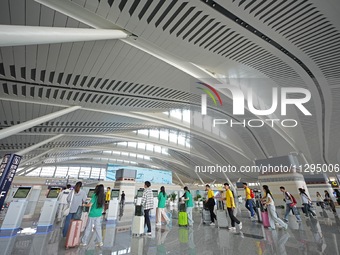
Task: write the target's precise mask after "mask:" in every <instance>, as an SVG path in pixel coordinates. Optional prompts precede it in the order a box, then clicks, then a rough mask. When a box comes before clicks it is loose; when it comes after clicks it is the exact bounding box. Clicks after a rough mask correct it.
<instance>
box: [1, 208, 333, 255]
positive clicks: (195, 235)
mask: <svg viewBox="0 0 340 255" xmlns="http://www.w3.org/2000/svg"><path fill="white" fill-rule="evenodd" d="M320 209H321V208H320ZM320 209H318V210H319V211H318V212H317V213H318V218H317V219H307V218H305V217H303V221H302V223H297V222H296V221H295V217H294V216H291V217H290V219H289V228H288V230H287V231H285V230H283V229H277V230H274V231H270V230H268V229H265V228H263V226H262V224H260V223H258V222H251V221H250V219H249V218H248V213H247V211H246V210H242V212H241V213H239V215H238V217H239V218H240V219H241V220H242V222H243V229H242V231H240V230H237V231H236V232H232V231H229V230H227V229H222V228H221V229H219V228H218V227H217V226H214V227H213V226H206V225H203V224H202V223H200V222H201V214H200V212H199V209H195V210H194V221H195V224H194V227H192V228H186V227H178V225H177V219H176V215H177V213H176V212H175V211H173V216H174V219H173V220H172V226H170V227H169V226H161V227H158V226H157V227H156V226H155V219H154V218H153V219H152V230H153V232H152V236H151V237H146V236H143V237H132V236H131V221H132V215H133V211H134V206H133V205H125V206H124V208H120V210H119V221H118V223H117V224H115V225H107V224H106V223H105V221H104V222H103V237H104V246H103V247H101V248H97V247H95V245H94V236H93V235H92V236H91V241H90V242H89V245H88V246H87V247H83V248H73V249H69V250H66V249H65V246H64V245H65V238H62V236H61V229H60V227H59V226H55V227H54V230H53V231H52V232H50V233H47V234H41V233H40V234H37V233H35V231H36V228H35V227H34V224H35V222H32V221H25V222H24V223H23V225H24V228H23V230H22V231H21V232H20V233H19V234H18V235H17V236H15V237H13V238H0V254H6V255H7V254H15V255H21V254H22V255H27V254H30V255H39V254H44V255H49V254H55V255H56V254H63V255H64V254H65V255H71V254H84V255H85V254H112V255H118V254H148V255H152V254H204V255H206V254H233V255H238V254H258V255H264V254H280V255H284V254H289V255H290V254H294V255H298V254H340V247H339V246H340V220H339V218H338V217H337V216H334V214H333V213H331V212H329V211H320ZM278 212H279V214H280V215H282V213H283V212H282V211H280V210H279V211H278Z"/></svg>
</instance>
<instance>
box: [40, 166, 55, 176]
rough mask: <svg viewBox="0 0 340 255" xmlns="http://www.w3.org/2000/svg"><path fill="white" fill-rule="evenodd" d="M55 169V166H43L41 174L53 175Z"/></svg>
mask: <svg viewBox="0 0 340 255" xmlns="http://www.w3.org/2000/svg"><path fill="white" fill-rule="evenodd" d="M54 171H55V166H52V167H51V166H45V167H42V168H41V172H40V176H46V177H52V176H53V174H54Z"/></svg>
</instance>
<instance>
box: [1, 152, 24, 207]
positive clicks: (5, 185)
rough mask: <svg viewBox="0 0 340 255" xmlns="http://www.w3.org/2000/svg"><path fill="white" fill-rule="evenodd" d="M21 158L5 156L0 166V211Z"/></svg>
mask: <svg viewBox="0 0 340 255" xmlns="http://www.w3.org/2000/svg"><path fill="white" fill-rule="evenodd" d="M20 160H21V156H19V155H16V154H6V155H5V156H4V157H3V159H2V162H1V165H0V192H1V193H0V209H1V208H2V206H3V205H4V203H5V199H6V196H7V193H8V191H9V188H10V187H11V184H12V181H13V178H14V176H15V173H16V171H17V169H18V166H19V163H20Z"/></svg>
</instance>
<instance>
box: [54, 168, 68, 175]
mask: <svg viewBox="0 0 340 255" xmlns="http://www.w3.org/2000/svg"><path fill="white" fill-rule="evenodd" d="M67 171H68V167H67V166H58V167H57V170H56V172H55V176H56V177H57V176H58V177H66V176H67Z"/></svg>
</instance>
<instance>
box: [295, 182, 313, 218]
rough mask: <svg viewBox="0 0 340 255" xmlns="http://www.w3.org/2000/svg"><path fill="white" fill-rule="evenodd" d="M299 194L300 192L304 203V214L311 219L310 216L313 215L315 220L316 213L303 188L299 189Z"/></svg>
mask: <svg viewBox="0 0 340 255" xmlns="http://www.w3.org/2000/svg"><path fill="white" fill-rule="evenodd" d="M299 192H300V196H301V201H302V205H303V208H304V213H305V214H306V217H309V216H310V215H312V217H313V218H316V214H315V212H313V210H312V208H311V203H312V201H311V200H310V198H309V197H308V195H307V194H306V191H305V190H304V189H303V188H299Z"/></svg>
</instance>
